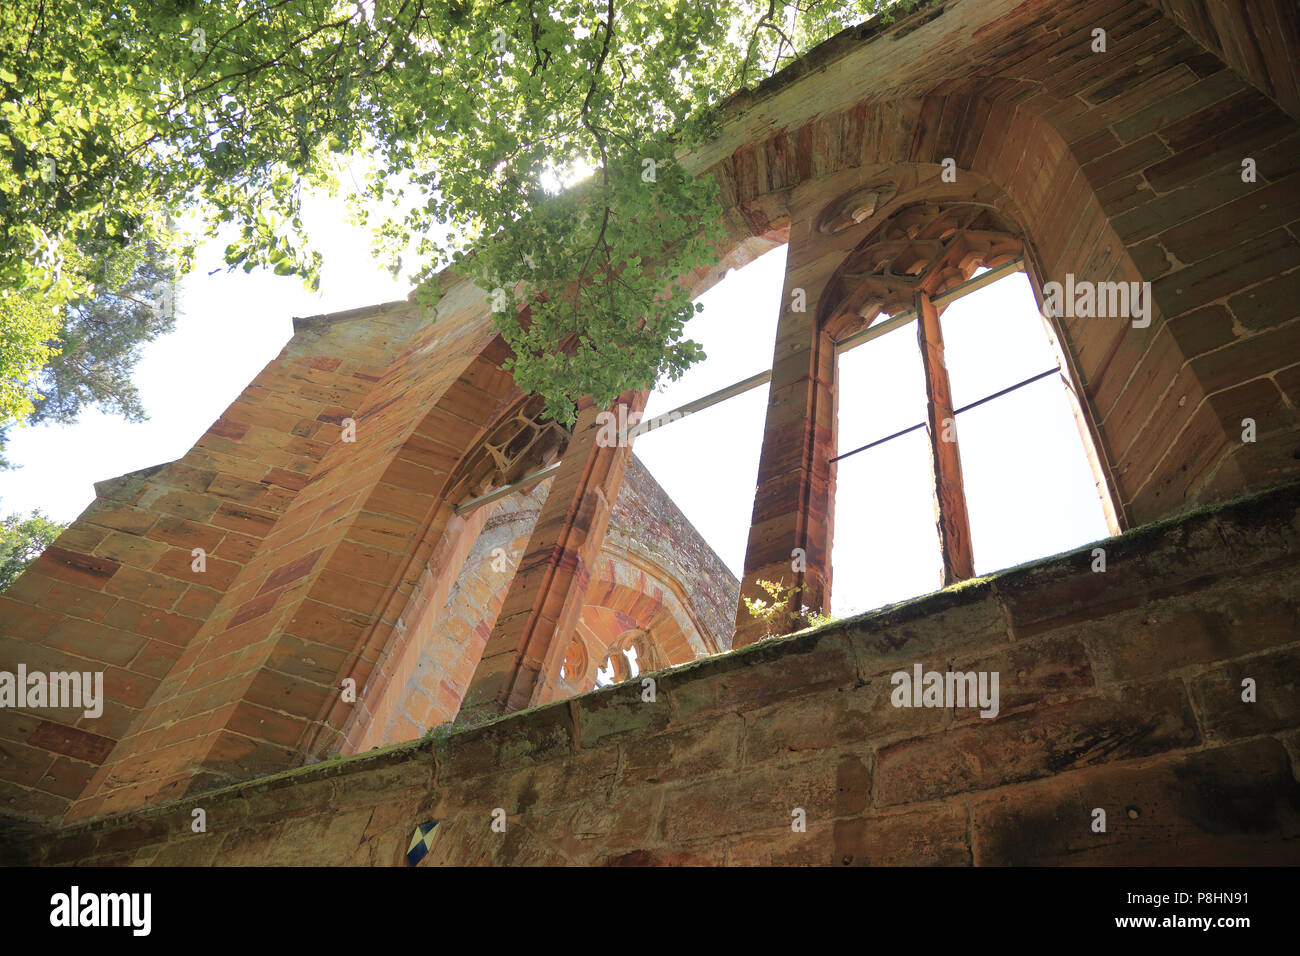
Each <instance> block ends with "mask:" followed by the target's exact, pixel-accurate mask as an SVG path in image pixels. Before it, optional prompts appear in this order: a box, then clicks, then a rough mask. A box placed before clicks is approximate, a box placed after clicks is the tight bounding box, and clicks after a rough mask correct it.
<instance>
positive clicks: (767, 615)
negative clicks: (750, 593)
mask: <svg viewBox="0 0 1300 956" xmlns="http://www.w3.org/2000/svg"><path fill="white" fill-rule="evenodd" d="M755 583H756V584H758V586H759V587H760V588H762V589H763V591H764V593H766V594H767V600H764V599H763V598H747V597H742V598H741V600H742V601H743V602H744V604H745V610H746V611H748V612H749V616H750V617H753V618H756V619H758V620H759V621H762V622H763V629H764V630H765V631H766V636H767V637H776V636H777V634H776V629H777V628H779V627H783V626H785V625H787V624H788V625H790V631H789V632H790V633H793V632H794V631H797V630H800V629H802V628H805V627H821V626H822V625H824V624H830V623H831V622H832V621H834V620H836V618H834V617H831V616H830V615H829V614H823V613H822V612H821V611H814V610H812V609H810V608H809V607H808V605H806V604H805V605H803V607H801V608H800V609H799V613H798V614H793V616H792V610H791V601H792V600H793V599H794V595H795V589H794V588H788V587H785V586H784V585H783V584H781V583H780V582H779V581H764V580H759V581H757V582H755Z"/></svg>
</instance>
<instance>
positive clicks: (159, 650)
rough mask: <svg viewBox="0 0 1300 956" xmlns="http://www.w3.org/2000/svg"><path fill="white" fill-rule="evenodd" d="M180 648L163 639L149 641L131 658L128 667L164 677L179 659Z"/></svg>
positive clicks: (151, 675) (149, 674) (148, 674)
mask: <svg viewBox="0 0 1300 956" xmlns="http://www.w3.org/2000/svg"><path fill="white" fill-rule="evenodd" d="M180 656H181V649H180V648H179V647H177V646H176V645H174V644H168V643H166V642H165V641H149V642H148V643H146V644H145V645H144V646H143V647H142V648H140V651H139V653H137V654H136V655H135V657H133V658H132V659H131V664H130V668H131V670H133V671H136V672H137V673H140V674H144V675H146V676H149V677H157V678H162V677H166V676H167V675H168V674H169V673H170V672H171V670H172V668H173V667H175V666H176V662H177V661H179V660H180Z"/></svg>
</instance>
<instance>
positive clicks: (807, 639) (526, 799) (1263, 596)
mask: <svg viewBox="0 0 1300 956" xmlns="http://www.w3.org/2000/svg"><path fill="white" fill-rule="evenodd" d="M1106 558H1107V564H1106V571H1105V572H1104V573H1096V572H1094V571H1092V570H1091V567H1092V564H1093V561H1094V557H1093V555H1092V551H1091V549H1090V548H1084V549H1081V550H1079V551H1076V552H1074V553H1072V554H1068V555H1063V556H1060V557H1057V558H1053V559H1051V560H1048V561H1045V562H1041V563H1038V564H1035V565H1030V566H1025V567H1022V568H1017V569H1013V570H1011V571H1007V572H1004V573H1001V574H999V575H996V576H994V577H993V578H990V579H984V580H981V581H977V582H971V583H969V584H966V585H964V586H960V587H957V588H954V589H950V590H948V591H944V592H940V593H938V594H935V595H931V596H929V597H926V598H922V599H919V600H917V601H913V602H910V603H908V604H904V605H900V606H897V607H894V608H891V609H886V610H885V611H882V612H879V613H875V614H868V615H865V616H863V617H860V618H855V619H851V620H848V621H843V622H839V623H837V624H833V625H830V626H828V627H826V628H824V629H822V630H820V631H816V632H807V633H803V634H799V635H794V636H791V637H788V638H784V639H778V640H775V641H770V642H763V643H759V644H755V645H751V646H749V647H747V648H744V649H742V650H739V651H735V652H732V653H729V654H724V655H720V656H718V657H714V658H709V659H706V660H703V661H700V662H697V663H695V664H691V665H687V666H684V667H679V668H676V669H674V670H671V671H667V672H663V673H661V674H660V675H659V676H658V687H657V697H656V700H655V701H654V702H653V703H647V702H643V701H642V699H641V688H640V686H639V685H637V684H635V683H634V684H632V685H622V686H617V687H613V688H609V689H606V690H602V691H598V692H594V693H590V694H586V695H583V696H581V697H578V698H574V699H571V700H569V701H564V702H559V703H556V704H552V705H547V706H545V707H540V708H536V709H533V710H529V711H524V712H521V713H517V714H514V715H511V716H509V717H505V718H503V719H501V720H498V721H496V722H494V723H492V724H489V725H485V726H483V727H478V728H474V729H472V730H467V731H462V732H460V733H457V734H454V735H452V736H450V737H447V738H445V739H443V740H441V741H433V740H430V741H425V742H422V743H417V744H411V745H404V746H398V747H394V748H390V749H388V750H382V751H376V752H373V753H369V754H365V755H361V756H358V757H355V758H350V759H347V760H342V761H331V762H327V763H323V764H318V765H315V766H312V767H307V768H302V769H299V770H295V771H290V772H287V773H284V774H280V775H278V776H274V777H270V778H266V779H263V780H258V781H252V782H250V783H247V784H244V785H241V786H235V787H230V788H227V789H224V790H219V791H214V792H209V793H203V794H195V795H191V796H189V797H187V798H186V799H184V800H181V801H177V802H174V803H171V804H168V805H165V806H162V807H157V808H152V809H146V810H143V811H140V812H138V813H135V814H129V815H126V816H123V817H119V818H114V819H107V820H101V821H96V822H92V823H89V824H81V825H79V826H75V827H72V828H69V829H65V830H64V831H62V832H60V833H58V834H57V835H49V834H46V835H44V836H40V837H37V838H33V839H26V840H18V841H15V840H14V839H13V834H11V835H10V841H9V842H8V843H7V844H6V853H7V855H8V858H9V859H10V860H24V861H28V862H40V863H51V864H57V863H97V864H124V863H137V864H138V863H154V864H219V865H234V864H322V865H342V864H392V865H395V864H400V863H401V862H402V859H403V854H404V852H405V849H406V846H407V842H408V840H409V837H410V834H411V832H412V830H413V829H414V827H415V825H416V824H418V823H421V822H425V821H428V820H438V821H441V823H440V829H441V831H442V832H441V835H440V837H439V839H438V841H437V843H436V844H435V846H434V848H433V850H432V852H431V854H430V856H429V857H428V858H426V860H425V862H424V863H422V864H421V865H435V864H557V863H587V864H643V863H731V864H756V863H816V864H829V865H849V864H851V865H861V864H913V863H914V864H954V865H968V864H977V865H997V864H1011V863H1084V864H1103V863H1107V864H1131V863H1137V864H1170V865H1190V864H1246V863H1297V862H1300V783H1297V768H1298V767H1300V694H1297V683H1300V641H1298V640H1297V635H1296V632H1295V621H1296V620H1297V610H1298V605H1300V485H1291V486H1288V487H1285V488H1281V489H1278V490H1275V491H1272V492H1268V493H1265V494H1262V495H1258V496H1255V497H1252V498H1246V499H1241V500H1238V501H1235V502H1232V503H1229V504H1228V505H1226V506H1219V507H1217V508H1216V509H1214V510H1207V511H1203V512H1198V513H1195V514H1191V515H1188V516H1185V517H1182V518H1178V519H1174V520H1170V521H1166V522H1164V523H1161V524H1159V525H1153V526H1150V527H1147V528H1143V529H1140V530H1138V531H1135V532H1130V533H1129V534H1126V535H1124V536H1122V537H1120V538H1118V539H1113V540H1110V541H1108V542H1107V543H1106ZM916 663H920V664H922V665H923V666H924V667H925V669H927V670H928V669H937V670H946V669H948V667H949V666H951V667H953V668H954V669H958V670H971V669H979V670H996V671H998V672H999V673H1000V691H1001V700H1000V704H1001V709H1000V713H999V715H998V716H997V717H996V718H995V719H991V720H989V719H985V718H981V717H978V716H975V715H974V714H973V713H971V712H969V711H956V710H953V709H909V708H895V707H893V706H891V704H890V690H891V687H890V675H891V673H893V672H895V671H897V670H910V669H911V667H912V665H913V664H916ZM1246 677H1252V678H1254V679H1255V680H1256V681H1257V682H1258V691H1257V693H1258V699H1257V701H1256V702H1255V703H1243V702H1242V699H1241V683H1242V680H1243V678H1246ZM196 807H201V808H203V809H204V810H205V811H206V814H207V826H208V832H206V833H204V834H193V833H192V832H191V829H190V825H191V820H192V811H193V809H194V808H196ZM496 808H500V809H501V810H503V811H504V813H505V815H506V829H505V832H504V833H496V832H493V831H492V829H491V823H492V812H493V810H494V809H496ZM796 808H801V809H803V810H804V812H805V815H806V820H807V831H806V832H803V833H797V832H793V830H792V827H791V821H792V816H791V814H792V811H793V810H795V809H796ZM1096 808H1101V809H1103V810H1105V812H1106V822H1107V829H1106V832H1104V833H1098V832H1094V831H1093V829H1092V821H1093V819H1094V818H1093V811H1094V810H1095V809H1096Z"/></svg>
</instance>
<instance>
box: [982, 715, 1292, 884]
mask: <svg viewBox="0 0 1300 956" xmlns="http://www.w3.org/2000/svg"><path fill="white" fill-rule="evenodd" d="M1098 808H1100V809H1102V810H1104V811H1105V813H1106V832H1105V833H1096V832H1094V831H1093V829H1092V823H1093V820H1094V819H1095V818H1094V810H1096V809H1098ZM971 809H972V815H973V821H974V822H973V825H972V828H971V832H972V834H973V836H974V851H975V863H976V864H977V865H980V866H1002V865H1015V866H1025V865H1034V864H1042V863H1059V862H1061V861H1062V860H1069V861H1070V862H1072V863H1077V864H1081V865H1118V866H1128V865H1141V866H1241V865H1248V864H1255V865H1259V864H1265V865H1267V864H1287V863H1292V862H1294V860H1295V846H1296V842H1297V837H1298V836H1300V784H1297V783H1296V780H1295V778H1294V776H1293V775H1292V772H1291V767H1290V762H1289V761H1288V759H1287V754H1286V752H1285V750H1284V749H1283V748H1282V745H1281V744H1280V743H1278V742H1277V741H1276V740H1271V739H1263V740H1257V741H1252V742H1249V743H1245V744H1239V745H1236V746H1232V747H1225V748H1220V749H1215V750H1207V751H1202V752H1199V753H1191V754H1181V755H1177V756H1172V757H1169V758H1166V759H1163V760H1160V761H1157V762H1149V763H1148V762H1143V763H1142V764H1140V765H1137V766H1134V765H1132V764H1127V763H1125V764H1112V765H1108V766H1106V767H1098V768H1093V769H1090V770H1086V771H1083V772H1079V773H1071V774H1065V775H1062V776H1059V777H1055V778H1053V779H1051V780H1044V781H1041V782H1038V783H1035V784H1032V785H1025V786H1018V787H1011V788H1005V789H1002V790H999V791H995V792H994V793H990V794H988V795H979V796H976V797H975V798H974V799H973V801H972V804H971ZM1265 821H1267V822H1265Z"/></svg>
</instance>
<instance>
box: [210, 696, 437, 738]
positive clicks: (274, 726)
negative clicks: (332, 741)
mask: <svg viewBox="0 0 1300 956" xmlns="http://www.w3.org/2000/svg"><path fill="white" fill-rule="evenodd" d="M228 727H229V729H230V730H231V731H233V732H235V733H238V734H243V735H244V736H246V737H250V738H252V739H254V740H262V741H267V742H270V743H274V744H279V745H280V746H283V747H293V746H295V745H297V743H298V741H299V740H300V739H301V738H302V735H303V734H304V733H305V732H306V731H307V729H308V727H309V722H308V721H307V720H305V719H302V718H296V717H291V716H289V715H286V714H283V713H280V712H278V711H274V710H268V709H266V708H264V707H259V706H257V705H256V704H253V703H250V702H249V701H247V700H245V701H242V702H240V703H239V704H237V705H236V706H235V707H234V709H233V711H232V713H231V715H230V720H229V723H228ZM417 736H418V735H417Z"/></svg>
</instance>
